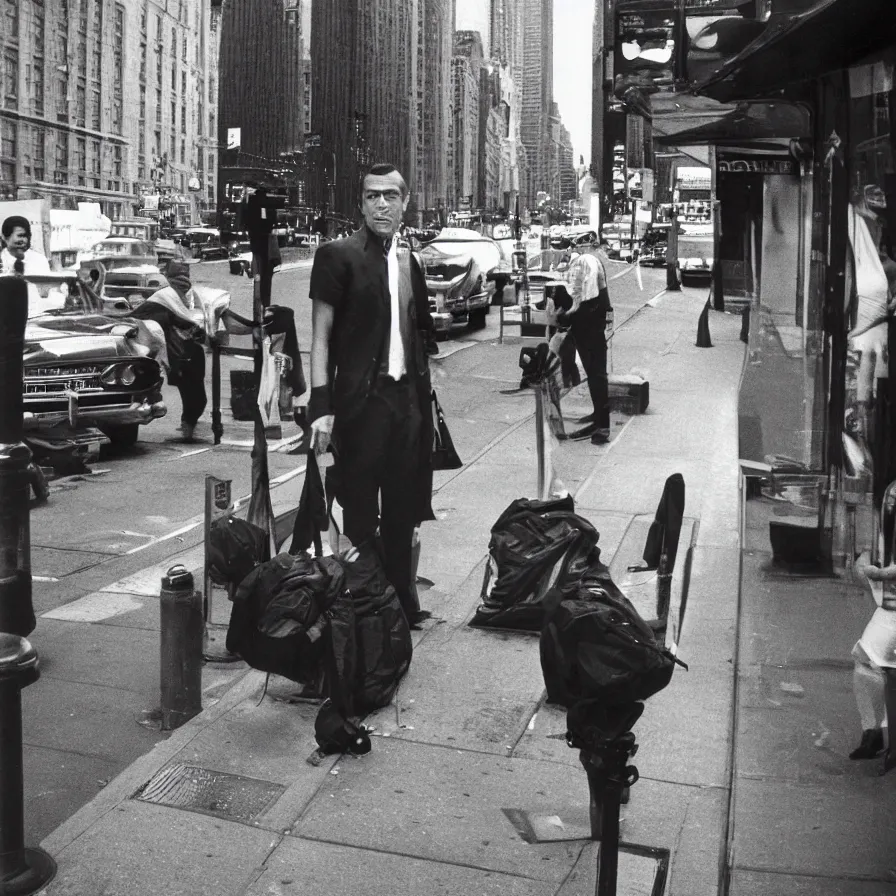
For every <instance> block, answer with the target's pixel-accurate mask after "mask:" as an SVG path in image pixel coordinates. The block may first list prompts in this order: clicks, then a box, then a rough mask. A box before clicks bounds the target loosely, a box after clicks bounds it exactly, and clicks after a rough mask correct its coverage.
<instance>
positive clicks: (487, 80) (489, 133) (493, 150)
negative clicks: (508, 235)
mask: <svg viewBox="0 0 896 896" xmlns="http://www.w3.org/2000/svg"><path fill="white" fill-rule="evenodd" d="M506 89H507V88H506V85H503V84H502V81H501V70H500V69H497V68H495V66H493V65H486V66H484V67H483V68H482V71H481V75H480V82H479V177H478V186H477V205H478V206H479V207H480V208H482V209H483V210H485V211H488V212H496V211H498V209H500V208H502V207H504V203H505V197H504V194H503V191H502V180H501V173H502V162H503V161H504V152H503V150H504V146H505V142H506V140H507V127H508V124H509V120H510V107H509V104H508V102H507V94H506ZM505 211H506V209H505Z"/></svg>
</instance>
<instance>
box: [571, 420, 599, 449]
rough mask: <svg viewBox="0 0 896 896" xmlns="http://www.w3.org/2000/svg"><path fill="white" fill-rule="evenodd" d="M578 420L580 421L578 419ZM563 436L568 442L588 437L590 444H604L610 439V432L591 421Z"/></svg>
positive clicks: (581, 440) (583, 439) (582, 440)
mask: <svg viewBox="0 0 896 896" xmlns="http://www.w3.org/2000/svg"><path fill="white" fill-rule="evenodd" d="M579 422H580V423H581V422H582V421H581V420H580V421H579ZM565 438H566V441H569V442H584V441H585V440H586V439H588V440H590V441H591V444H592V445H606V444H607V442H609V441H610V434H609V433H608V432H607V431H606V430H605V429H601V428H600V426H598V425H597V424H596V423H594V422H593V421H592V422H591V423H588V424H587V425H585V426H583V427H582V428H581V429H574V430H573V431H572V432H571V433H568V434H567V435H566V437H565ZM562 440H563V439H561V441H562Z"/></svg>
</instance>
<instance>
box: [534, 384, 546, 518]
mask: <svg viewBox="0 0 896 896" xmlns="http://www.w3.org/2000/svg"><path fill="white" fill-rule="evenodd" d="M544 391H545V387H544V384H543V383H536V384H535V458H536V463H537V465H538V487H537V490H536V494H537V495H538V499H539V500H540V501H543V500H544V499H545V494H544V489H545V479H546V470H545V456H544V399H545V395H544Z"/></svg>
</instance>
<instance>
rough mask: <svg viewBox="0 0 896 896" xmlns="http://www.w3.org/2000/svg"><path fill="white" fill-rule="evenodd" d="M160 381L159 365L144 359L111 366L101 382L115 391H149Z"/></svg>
mask: <svg viewBox="0 0 896 896" xmlns="http://www.w3.org/2000/svg"><path fill="white" fill-rule="evenodd" d="M158 379H159V375H158V364H156V363H155V362H153V361H150V360H149V359H144V358H140V359H135V360H134V361H120V362H118V363H116V364H111V365H110V366H109V367H107V368H106V369H105V370H104V371H103V372H102V374H100V382H102V384H103V385H104V386H111V387H112V388H113V389H115V388H118V389H134V388H136V389H147V388H149V387H150V386H152V385H153V384H154V383H155V382H157V381H158Z"/></svg>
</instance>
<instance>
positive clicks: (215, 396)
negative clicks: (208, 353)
mask: <svg viewBox="0 0 896 896" xmlns="http://www.w3.org/2000/svg"><path fill="white" fill-rule="evenodd" d="M223 435H224V424H223V423H222V422H221V346H220V345H219V344H218V340H217V339H213V340H212V436H214V444H215V445H220V444H221V436H223Z"/></svg>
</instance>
